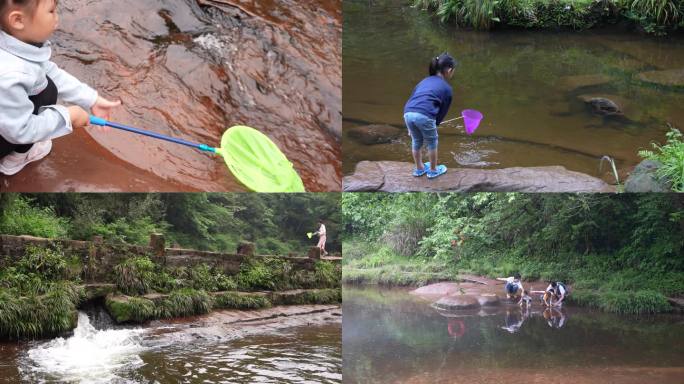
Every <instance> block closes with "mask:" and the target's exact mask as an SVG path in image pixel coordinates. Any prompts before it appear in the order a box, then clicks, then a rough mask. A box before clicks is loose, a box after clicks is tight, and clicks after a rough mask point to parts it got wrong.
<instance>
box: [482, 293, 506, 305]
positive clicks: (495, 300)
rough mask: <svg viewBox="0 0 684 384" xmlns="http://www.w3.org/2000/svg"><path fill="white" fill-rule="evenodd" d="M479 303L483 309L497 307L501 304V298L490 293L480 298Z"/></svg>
mask: <svg viewBox="0 0 684 384" xmlns="http://www.w3.org/2000/svg"><path fill="white" fill-rule="evenodd" d="M477 301H478V302H479V303H480V306H482V307H495V306H498V305H499V304H500V303H501V301H500V300H499V296H497V295H495V294H488V293H485V294H482V295H480V296H478V297H477Z"/></svg>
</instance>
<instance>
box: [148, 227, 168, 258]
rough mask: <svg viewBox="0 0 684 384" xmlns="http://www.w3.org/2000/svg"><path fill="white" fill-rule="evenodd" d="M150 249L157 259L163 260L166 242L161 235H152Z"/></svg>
mask: <svg viewBox="0 0 684 384" xmlns="http://www.w3.org/2000/svg"><path fill="white" fill-rule="evenodd" d="M150 248H152V255H153V256H154V257H156V258H159V259H163V258H164V254H165V253H166V251H165V248H166V240H165V239H164V235H162V234H161V233H151V234H150Z"/></svg>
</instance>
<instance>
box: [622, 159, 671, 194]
mask: <svg viewBox="0 0 684 384" xmlns="http://www.w3.org/2000/svg"><path fill="white" fill-rule="evenodd" d="M661 166H662V164H661V163H660V162H658V161H655V160H644V161H642V162H641V163H639V164H638V165H637V166H636V167H635V168H634V170H633V171H632V173H631V174H630V175H629V177H628V178H627V181H625V192H636V193H638V192H672V186H671V185H670V183H669V182H668V181H667V180H663V179H661V178H660V177H658V175H657V174H656V172H657V171H658V168H660V167H661Z"/></svg>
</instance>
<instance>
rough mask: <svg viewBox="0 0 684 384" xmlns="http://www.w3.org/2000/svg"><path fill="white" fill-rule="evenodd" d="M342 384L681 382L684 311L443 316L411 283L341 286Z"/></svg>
mask: <svg viewBox="0 0 684 384" xmlns="http://www.w3.org/2000/svg"><path fill="white" fill-rule="evenodd" d="M343 299H344V304H343V307H344V321H343V343H344V372H343V374H344V379H345V383H369V382H373V383H501V382H507V381H513V382H520V383H573V384H576V383H581V384H584V383H586V384H598V383H601V384H605V383H619V384H622V383H681V380H682V377H684V376H683V375H684V347H683V346H684V317H683V316H682V315H659V316H641V317H636V316H618V315H614V314H608V313H602V312H597V311H592V310H587V309H583V308H577V307H572V306H566V307H565V308H563V309H560V310H556V309H554V310H545V309H544V308H543V307H542V306H541V305H539V304H537V303H535V304H533V306H532V308H530V309H529V310H528V311H522V310H521V309H520V307H518V306H517V305H515V304H508V303H504V304H502V305H501V306H500V307H499V308H495V309H490V310H486V311H485V310H479V309H477V310H466V311H451V312H439V311H437V310H436V309H434V308H433V307H431V306H430V302H429V301H426V300H424V299H421V298H418V297H416V296H414V295H411V294H409V291H408V290H406V289H382V288H378V287H364V288H356V287H350V286H346V287H345V288H344V298H343Z"/></svg>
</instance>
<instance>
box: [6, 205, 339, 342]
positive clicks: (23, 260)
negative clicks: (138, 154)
mask: <svg viewBox="0 0 684 384" xmlns="http://www.w3.org/2000/svg"><path fill="white" fill-rule="evenodd" d="M339 197H340V195H339V194H325V193H320V194H306V195H304V194H293V195H274V194H271V195H269V194H259V195H257V194H199V193H198V194H125V195H123V194H35V195H33V194H21V195H19V194H7V193H5V194H0V234H8V235H31V236H38V237H46V238H53V239H55V238H56V239H73V240H90V239H92V238H93V237H94V236H100V237H102V238H103V239H104V241H106V242H109V243H113V244H124V243H126V244H139V245H147V244H148V243H149V241H150V238H149V235H150V233H152V232H161V233H163V234H164V236H165V238H166V241H167V244H169V245H175V246H176V247H183V248H194V249H200V250H209V251H223V252H228V253H234V252H235V251H236V248H237V245H238V244H239V243H240V242H242V241H243V240H247V241H251V242H252V243H254V244H255V245H256V252H257V254H267V255H289V254H290V253H291V252H298V253H300V254H302V253H304V251H303V250H305V249H308V247H310V246H313V245H315V241H316V239H312V240H310V239H308V238H307V236H306V233H307V232H312V231H315V230H316V229H317V221H318V219H319V218H323V219H324V220H325V223H326V226H327V229H328V233H329V234H330V235H331V236H330V238H331V239H332V240H333V241H332V244H331V245H330V247H329V248H328V250H329V251H337V252H340V250H341V242H340V241H339V240H335V238H336V237H338V236H337V234H338V231H339V230H340V227H341V224H340V223H341V213H340V210H339ZM54 244H57V245H49V246H45V247H29V248H28V249H27V251H26V252H25V254H24V255H12V254H11V250H10V253H9V254H3V253H2V252H3V251H4V250H0V340H6V339H10V340H16V339H33V338H41V337H54V336H58V335H62V334H64V333H66V332H69V331H71V330H73V328H74V327H75V326H76V324H77V317H78V316H77V310H78V308H79V307H80V306H81V305H83V304H85V303H86V302H89V301H91V300H93V299H100V298H104V305H105V306H106V307H107V308H108V311H109V313H110V314H111V315H112V317H114V319H115V320H116V321H117V322H132V323H139V322H143V321H147V320H150V319H161V318H171V317H182V316H191V315H197V314H204V313H208V312H210V311H212V310H215V309H258V308H266V307H270V306H273V305H281V304H328V303H339V302H340V301H341V288H340V284H341V282H340V280H341V266H340V264H339V263H335V262H331V261H326V260H319V261H316V262H315V263H314V264H313V265H312V266H311V268H309V269H304V268H302V267H299V266H295V262H293V261H288V259H287V258H283V257H276V256H267V257H262V256H253V257H247V258H245V259H244V260H243V262H242V264H241V265H240V266H239V270H238V271H236V272H235V273H233V274H230V275H229V274H227V273H226V272H225V270H224V269H222V268H219V267H217V266H213V265H207V264H196V265H195V264H188V265H187V266H179V267H170V266H166V265H161V264H159V263H157V262H155V259H154V258H153V257H148V256H135V257H134V256H130V257H126V256H125V254H124V255H123V256H124V258H122V259H120V260H123V261H122V262H120V263H119V264H118V265H116V266H115V267H114V268H112V270H111V271H108V272H106V273H104V274H103V275H102V280H104V281H97V283H105V284H98V285H95V286H93V285H89V284H85V283H86V282H88V283H90V282H91V281H90V278H88V276H91V275H90V273H91V272H92V270H91V268H93V266H91V265H88V262H87V261H86V260H83V259H81V256H80V255H79V256H75V255H72V254H69V251H68V250H65V249H62V248H61V247H60V245H59V243H54ZM236 268H237V267H236Z"/></svg>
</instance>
